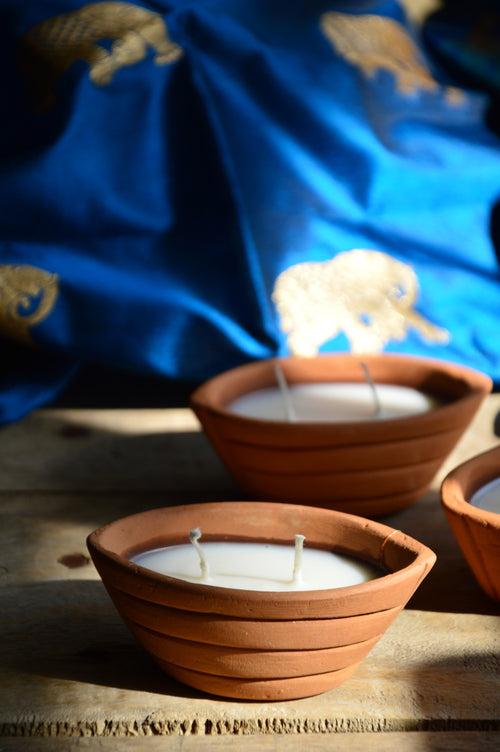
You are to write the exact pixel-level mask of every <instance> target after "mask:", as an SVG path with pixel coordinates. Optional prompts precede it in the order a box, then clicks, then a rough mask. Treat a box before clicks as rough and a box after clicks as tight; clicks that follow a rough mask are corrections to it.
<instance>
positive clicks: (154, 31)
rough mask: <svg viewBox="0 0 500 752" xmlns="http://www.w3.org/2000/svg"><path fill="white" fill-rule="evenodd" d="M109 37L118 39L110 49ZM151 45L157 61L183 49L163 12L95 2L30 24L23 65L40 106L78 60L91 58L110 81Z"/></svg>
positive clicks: (96, 71) (96, 75) (92, 70)
mask: <svg viewBox="0 0 500 752" xmlns="http://www.w3.org/2000/svg"><path fill="white" fill-rule="evenodd" d="M104 40H113V41H112V43H111V47H110V49H109V50H108V49H106V47H105V46H104V45H103V44H99V42H103V41H104ZM149 47H151V48H152V49H153V50H154V52H155V56H154V62H155V63H156V65H167V64H168V63H173V62H175V61H176V60H178V59H179V58H180V57H181V55H182V49H181V48H180V47H179V45H177V44H175V42H173V41H172V40H171V39H170V37H169V35H168V31H167V27H166V24H165V21H164V20H163V18H162V16H161V15H160V14H159V13H154V12H153V11H150V10H147V9H146V8H142V7H139V6H138V5H134V4H132V3H120V2H104V3H92V4H90V5H84V6H83V7H82V8H79V9H78V10H75V11H71V12H70V13H63V14H62V15H60V16H54V17H52V18H47V19H46V20H45V21H42V22H41V23H39V24H37V25H36V26H34V27H33V28H32V29H30V30H29V31H28V32H27V33H26V34H25V35H24V37H23V38H22V40H21V65H22V67H23V69H24V71H25V74H26V77H27V79H28V81H29V82H30V84H31V86H32V88H33V89H34V92H33V93H34V94H35V96H36V97H37V99H38V100H39V101H40V104H41V106H42V107H48V106H50V105H52V104H53V102H54V99H55V88H56V84H57V81H58V80H59V78H60V77H61V76H62V74H63V73H64V72H65V71H67V70H68V69H69V68H70V67H71V66H72V65H73V63H74V62H76V61H77V60H83V61H85V62H87V63H88V64H89V76H90V79H91V81H93V83H94V84H95V85H96V86H106V85H107V84H109V83H111V81H112V80H113V76H114V74H115V73H116V71H118V70H120V68H124V67H125V66H128V65H134V64H135V63H138V62H140V61H141V60H143V59H144V58H145V57H146V54H147V51H148V48H149Z"/></svg>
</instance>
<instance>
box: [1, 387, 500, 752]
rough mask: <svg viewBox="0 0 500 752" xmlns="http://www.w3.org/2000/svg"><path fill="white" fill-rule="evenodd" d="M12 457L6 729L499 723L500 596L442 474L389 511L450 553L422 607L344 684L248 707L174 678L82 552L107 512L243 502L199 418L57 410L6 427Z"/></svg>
mask: <svg viewBox="0 0 500 752" xmlns="http://www.w3.org/2000/svg"><path fill="white" fill-rule="evenodd" d="M499 407H500V399H499V397H498V396H496V397H494V398H492V399H491V400H489V401H488V403H487V404H486V405H485V407H484V408H483V409H482V411H481V414H480V415H479V416H478V418H477V419H476V421H475V423H474V425H473V426H472V427H471V429H470V431H469V432H468V434H467V435H466V436H465V437H464V439H463V440H462V442H461V444H460V446H459V447H458V448H457V450H455V452H454V454H453V456H452V457H451V458H450V459H449V460H448V462H447V465H446V468H444V469H443V470H442V472H441V473H440V476H442V475H443V474H444V472H445V471H446V469H447V468H450V467H452V466H453V465H454V464H457V462H459V461H462V459H465V458H466V457H467V456H471V455H472V454H475V453H477V452H479V451H482V450H484V449H486V448H488V447H489V446H491V445H493V444H495V443H497V439H496V438H495V437H494V434H493V430H492V426H493V419H494V416H495V415H496V413H497V411H498V408H499ZM89 426H90V432H87V429H88V428H89ZM82 427H83V429H85V430H84V431H83V433H82ZM0 458H1V460H0V463H1V467H0V500H1V503H0V594H1V598H2V614H1V619H0V670H1V672H2V674H1V676H0V696H1V698H2V702H1V703H0V732H1V733H3V734H8V735H18V734H22V735H24V734H27V735H29V734H37V735H42V736H43V735H54V734H60V735H66V736H67V735H71V734H74V735H93V734H94V735H95V734H97V735H101V736H102V735H109V734H111V735H121V736H126V735H135V736H136V735H139V736H141V737H142V738H144V736H146V735H147V736H151V740H150V741H153V736H154V735H156V734H162V735H179V734H180V735H186V734H188V735H189V734H193V735H197V734H201V735H203V736H204V738H205V740H206V735H209V736H212V735H225V734H252V733H259V734H290V733H300V734H302V733H307V732H317V733H328V732H333V731H358V732H362V731H389V732H390V731H407V732H409V731H411V730H415V729H422V730H426V731H427V730H432V729H439V730H442V733H441V734H439V735H437V738H439V739H440V740H444V739H445V737H446V738H452V737H449V736H448V733H449V732H450V731H451V730H456V729H468V730H472V729H483V730H487V729H496V728H498V726H499V721H498V718H499V717H500V699H499V698H500V692H499V689H500V687H499V679H498V677H499V674H500V672H499V671H498V659H499V654H500V627H499V622H498V619H497V618H495V617H493V616H487V615H480V614H492V613H495V612H496V605H495V604H494V603H493V602H492V601H489V600H488V599H486V597H485V596H483V595H482V593H481V591H480V590H479V588H478V587H477V585H476V584H475V582H474V580H473V578H472V576H471V575H470V573H469V570H468V569H467V567H466V565H465V563H464V561H463V559H462V557H461V554H460V552H459V550H458V548H457V547H456V545H455V543H454V540H453V538H452V536H451V533H450V532H449V530H448V527H447V525H446V522H445V519H444V516H443V514H442V511H441V509H440V507H439V504H438V499H437V494H436V488H437V482H436V484H435V486H434V489H435V490H434V491H433V492H431V493H430V494H428V495H427V496H426V497H425V499H423V500H421V501H420V502H418V504H416V505H415V506H414V507H412V508H410V509H408V510H406V511H404V512H402V513H400V514H398V515H394V516H393V517H391V518H388V520H387V521H388V522H389V523H390V524H392V525H394V526H395V527H398V528H400V529H402V530H405V531H406V532H408V533H410V534H412V535H415V536H416V537H418V538H419V539H421V540H423V541H424V542H426V543H428V545H430V546H431V547H432V548H434V549H435V550H436V551H437V553H438V557H439V561H438V564H437V565H436V567H435V569H434V570H433V572H432V573H431V575H430V576H429V578H428V579H427V581H426V582H425V583H424V585H423V586H422V588H421V589H420V591H419V592H418V593H417V595H416V596H415V598H414V599H413V602H412V604H410V606H411V609H415V610H411V609H409V610H406V611H405V612H403V613H402V614H401V615H400V617H399V618H398V619H397V621H396V622H395V624H394V625H393V626H392V627H391V629H390V630H389V631H388V633H387V634H386V635H385V637H384V638H383V639H382V641H381V642H380V643H379V645H378V646H377V647H376V648H375V650H374V651H373V652H372V654H371V655H370V656H369V657H368V659H367V660H366V661H365V662H364V663H363V664H362V665H361V667H360V669H359V670H358V672H357V674H356V675H355V676H354V677H352V678H351V679H350V680H349V681H348V682H346V684H344V685H343V686H341V687H339V688H338V689H337V690H334V691H332V692H330V693H327V694H325V695H322V696H320V697H318V698H310V699H307V700H300V701H295V702H286V703H271V704H265V703H251V704H250V703H237V702H227V701H222V700H219V699H216V698H209V697H208V696H206V695H202V694H201V693H197V692H196V691H194V690H190V689H189V688H187V687H184V686H182V685H180V684H177V683H176V682H174V681H170V680H169V679H168V678H167V677H165V676H164V675H163V674H162V673H161V672H160V671H159V670H158V669H157V668H156V667H155V666H154V665H153V664H152V663H151V662H150V661H149V659H148V657H147V656H146V655H145V654H144V653H143V652H142V651H141V650H140V649H139V648H138V647H136V646H135V644H134V642H133V641H132V638H131V637H129V635H128V632H127V631H126V629H125V627H124V626H123V625H122V623H121V621H120V619H119V618H118V616H117V615H116V614H115V612H114V609H113V607H112V605H111V602H110V601H109V599H108V598H107V596H106V594H105V591H104V589H103V587H102V585H101V583H100V582H99V581H98V577H97V574H96V572H95V570H94V569H93V566H92V564H90V563H87V562H86V560H85V559H84V558H83V557H84V556H85V554H86V550H85V546H84V539H85V537H86V535H87V533H88V532H90V531H91V530H92V529H94V528H95V527H97V526H99V525H101V524H103V523H104V522H106V521H109V520H111V519H115V518H117V517H120V516H123V515H125V514H131V513H133V512H136V511H140V510H141V509H146V508H150V507H152V506H158V505H162V504H166V503H179V502H185V501H191V500H198V499H200V500H201V499H204V498H206V499H208V498H229V497H230V496H235V495H236V493H237V492H235V490H234V489H233V488H232V486H231V483H230V481H229V480H228V478H227V475H226V474H225V471H224V470H223V468H222V467H221V466H220V464H219V463H218V461H217V459H216V458H215V457H214V455H213V453H212V451H211V449H210V448H209V447H208V444H207V442H206V440H205V439H204V437H203V436H201V435H200V434H199V433H198V432H197V428H196V423H195V421H194V419H193V418H192V416H191V415H190V414H189V412H188V411H130V410H128V411H71V412H61V411H58V412H56V411H52V412H49V411H47V412H44V413H40V414H38V415H35V416H31V417H30V418H29V419H27V420H26V421H23V422H22V423H20V424H18V425H15V426H10V427H9V428H7V429H4V430H3V431H2V432H0ZM73 554H79V555H80V557H81V558H80V559H75V560H74V561H73V563H79V564H81V566H78V567H75V568H68V566H67V565H65V564H64V563H63V562H64V561H66V563H67V562H68V561H70V562H71V560H68V558H67V557H68V555H73ZM65 557H66V558H65ZM416 609H418V610H416ZM439 611H441V612H442V613H438V612H439ZM453 611H455V612H457V613H448V612H453ZM461 612H462V613H461ZM445 730H446V732H445ZM470 733H471V731H467V734H466V737H467V738H468V739H469V740H471V739H472V738H473V737H471V736H468V734H470ZM344 738H347V737H342V736H338V737H336V740H337V739H344ZM348 738H349V739H353V740H354V739H357V740H358V741H360V740H361V738H360V737H357V736H352V737H351V736H349V737H348ZM379 738H380V739H389V738H392V739H394V738H395V737H394V736H392V734H383V735H380V737H379V736H377V737H369V739H370V741H369V744H370V746H371V747H372V748H373V749H384V748H387V749H392V747H383V746H380V747H377V746H374V744H375V742H373V741H372V740H374V739H377V742H376V743H377V744H378V740H379ZM404 738H405V739H407V738H408V739H409V738H410V737H409V736H408V735H407V734H406V735H405V737H404ZM423 738H424V736H423V734H422V735H420V736H419V737H418V740H419V741H418V744H420V743H421V741H422V739H423ZM433 738H434V737H433ZM464 738H465V737H464ZM491 738H493V737H490V736H489V735H488V736H485V737H484V739H488V740H490V739H491ZM481 739H483V737H481ZM23 741H28V740H23ZM104 741H105V740H104V738H103V743H104ZM185 741H186V743H187V739H186V740H183V743H184V742H185ZM148 742H149V740H148ZM10 743H11V742H10V741H9V744H10ZM12 743H14V740H12ZM81 743H83V741H82V742H81ZM123 743H125V740H123ZM353 743H354V742H353ZM415 743H417V742H415ZM433 743H434V742H433ZM487 743H488V744H489V743H490V742H489V741H488V742H486V741H485V742H484V744H483V741H481V747H480V749H488V747H487V746H484V745H485V744H487ZM2 744H4V743H3V742H2V741H1V740H0V752H1V750H2V749H3V748H4V747H5V745H4V747H2ZM363 744H364V745H365V744H367V742H363ZM32 748H33V747H32ZM308 748H311V749H314V747H310V745H308ZM420 748H421V747H415V749H420ZM422 748H426V749H427V747H425V746H424V747H422ZM432 748H434V747H432ZM442 748H443V749H444V748H445V747H442ZM451 748H453V749H457V750H460V749H461V747H460V746H455V747H451ZM5 749H7V748H5ZM26 749H30V747H28V746H27V747H26ZM41 749H43V747H41ZM71 749H73V747H71ZM181 749H189V747H185V748H184V747H182V748H181ZM193 749H194V748H193ZM292 749H293V748H292ZM339 749H341V747H339ZM349 749H356V747H352V746H350V747H349ZM405 749H412V747H408V746H406V745H405ZM437 749H439V747H437ZM464 749H465V747H464Z"/></svg>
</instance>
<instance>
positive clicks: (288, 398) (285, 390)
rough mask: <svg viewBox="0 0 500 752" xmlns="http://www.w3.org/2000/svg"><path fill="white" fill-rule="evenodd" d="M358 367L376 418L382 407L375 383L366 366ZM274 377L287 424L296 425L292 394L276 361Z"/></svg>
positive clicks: (361, 364) (361, 363)
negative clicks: (370, 396) (361, 372)
mask: <svg viewBox="0 0 500 752" xmlns="http://www.w3.org/2000/svg"><path fill="white" fill-rule="evenodd" d="M359 365H360V366H361V368H362V369H363V373H364V376H365V379H366V383H367V384H368V386H369V387H370V389H371V393H372V397H373V404H374V413H373V414H374V416H375V417H377V416H379V415H380V413H381V412H382V405H381V403H380V398H379V396H378V391H377V387H376V386H375V382H374V381H373V379H372V375H371V373H370V369H369V368H368V365H367V364H366V363H363V362H360V364H359ZM274 375H275V378H276V382H277V384H278V387H279V390H280V394H281V399H282V400H283V407H284V408H285V415H286V419H287V420H288V422H289V423H296V422H297V413H296V412H295V406H294V404H293V399H292V393H291V391H290V387H289V385H288V382H287V380H286V376H285V374H284V371H283V368H282V367H281V364H280V363H279V361H277V360H275V361H274Z"/></svg>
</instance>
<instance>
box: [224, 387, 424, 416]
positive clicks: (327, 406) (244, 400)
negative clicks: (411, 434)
mask: <svg viewBox="0 0 500 752" xmlns="http://www.w3.org/2000/svg"><path fill="white" fill-rule="evenodd" d="M376 389H377V394H378V397H379V400H380V407H381V409H380V411H379V412H378V411H377V405H376V404H375V403H374V399H373V392H372V389H371V388H370V386H369V385H368V384H363V383H350V382H349V383H343V382H328V383H316V384H290V385H289V391H290V399H291V401H292V403H293V409H294V412H295V418H296V420H297V421H299V422H300V421H302V422H311V423H335V422H340V421H359V420H371V419H373V420H383V419H384V418H385V419H387V418H398V417H402V416H404V415H416V414H417V413H423V412H426V411H427V410H432V408H433V407H436V406H437V404H438V401H437V400H436V399H435V398H433V397H431V396H430V395H428V394H424V392H420V391H418V390H417V389H412V388H411V387H407V386H400V385H397V384H377V385H376ZM227 409H228V410H230V411H231V412H233V413H236V414H237V415H244V416H246V417H248V418H260V419H262V420H278V421H286V420H287V415H286V411H285V406H284V404H283V398H282V394H281V392H280V390H279V389H278V388H277V387H269V388H268V389H258V390H257V391H255V392H248V393H247V394H244V395H242V396H241V397H238V399H236V400H234V401H233V402H231V403H230V404H229V405H228V406H227Z"/></svg>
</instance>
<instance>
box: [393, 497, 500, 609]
mask: <svg viewBox="0 0 500 752" xmlns="http://www.w3.org/2000/svg"><path fill="white" fill-rule="evenodd" d="M380 521H381V522H383V523H385V524H387V525H390V526H391V527H395V528H397V529H398V530H402V531H403V532H405V533H408V535H411V536H412V537H414V538H416V539H417V540H419V541H421V542H422V543H425V545H426V546H429V548H431V549H432V550H433V551H434V552H435V553H436V555H437V561H436V564H435V565H434V567H433V569H432V570H431V572H430V573H429V575H428V576H427V577H426V579H425V580H424V581H423V583H422V584H421V585H420V587H419V588H418V590H417V592H416V593H415V595H414V596H413V598H411V600H410V601H409V603H408V605H407V608H412V609H418V610H422V611H444V612H448V613H463V614H491V615H495V614H498V613H499V604H498V603H497V602H496V601H494V600H492V599H491V598H488V597H487V596H486V595H485V594H484V593H483V591H482V590H481V588H480V587H479V585H478V584H477V582H476V580H475V579H474V577H473V575H472V572H471V570H470V569H469V567H468V565H467V562H466V561H465V559H464V557H463V555H462V552H461V550H460V548H459V546H458V544H457V542H456V540H455V538H454V536H453V534H452V532H451V530H450V528H449V526H448V523H447V521H446V517H445V515H444V512H443V509H442V508H441V504H440V500H439V495H438V493H437V492H435V491H431V492H429V493H428V494H426V496H425V497H424V498H423V499H421V500H419V501H417V503H416V504H414V505H413V506H411V507H409V508H408V509H405V510H403V511H402V512H399V513H398V514H395V515H392V516H391V517H386V518H384V519H381V520H380Z"/></svg>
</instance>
